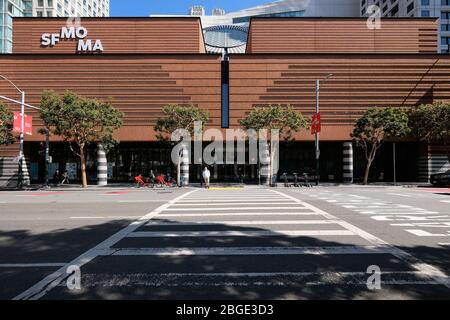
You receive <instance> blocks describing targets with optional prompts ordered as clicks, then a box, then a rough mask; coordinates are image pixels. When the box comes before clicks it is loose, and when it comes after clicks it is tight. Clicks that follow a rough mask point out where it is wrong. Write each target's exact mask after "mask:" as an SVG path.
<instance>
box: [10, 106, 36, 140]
mask: <svg viewBox="0 0 450 320" xmlns="http://www.w3.org/2000/svg"><path fill="white" fill-rule="evenodd" d="M13 131H14V132H18V133H20V131H22V117H21V115H20V112H14V128H13ZM24 133H25V134H26V135H29V136H31V135H32V134H33V117H32V116H28V115H25V126H24Z"/></svg>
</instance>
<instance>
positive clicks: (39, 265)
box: [0, 263, 66, 268]
mask: <svg viewBox="0 0 450 320" xmlns="http://www.w3.org/2000/svg"><path fill="white" fill-rule="evenodd" d="M65 265H66V263H1V264H0V268H47V267H62V266H65Z"/></svg>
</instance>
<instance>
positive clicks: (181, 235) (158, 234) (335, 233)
mask: <svg viewBox="0 0 450 320" xmlns="http://www.w3.org/2000/svg"><path fill="white" fill-rule="evenodd" d="M354 235H355V233H353V232H351V231H348V230H296V231H285V230H276V231H179V232H165V231H161V232H156V231H155V232H152V231H148V232H147V231H142V232H133V233H130V234H129V235H128V236H127V237H129V238H177V237H179V238H184V237H269V236H354Z"/></svg>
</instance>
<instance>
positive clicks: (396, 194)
mask: <svg viewBox="0 0 450 320" xmlns="http://www.w3.org/2000/svg"><path fill="white" fill-rule="evenodd" d="M387 194H389V195H391V196H398V197H404V198H412V196H410V195H407V194H401V193H387Z"/></svg>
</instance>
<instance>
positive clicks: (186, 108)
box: [155, 104, 209, 141]
mask: <svg viewBox="0 0 450 320" xmlns="http://www.w3.org/2000/svg"><path fill="white" fill-rule="evenodd" d="M162 112H163V116H162V117H161V118H159V119H158V120H157V122H156V125H155V131H156V132H159V134H158V136H157V137H158V139H159V140H163V141H167V140H168V139H170V135H171V134H172V133H173V132H175V131H176V130H178V129H185V130H187V131H189V133H190V134H191V136H192V135H194V124H195V122H197V121H201V122H202V129H203V128H204V126H205V124H206V122H207V121H208V119H209V115H208V112H206V111H204V110H202V109H200V108H198V107H196V106H193V105H177V104H170V105H167V106H164V107H163V109H162Z"/></svg>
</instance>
